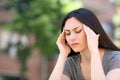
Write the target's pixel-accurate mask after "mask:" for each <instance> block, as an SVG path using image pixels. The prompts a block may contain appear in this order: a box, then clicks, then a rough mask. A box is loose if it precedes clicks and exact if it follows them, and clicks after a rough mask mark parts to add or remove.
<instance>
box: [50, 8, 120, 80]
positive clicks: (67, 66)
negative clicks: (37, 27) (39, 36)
mask: <svg viewBox="0 0 120 80" xmlns="http://www.w3.org/2000/svg"><path fill="white" fill-rule="evenodd" d="M61 30H62V33H61V34H60V36H59V38H58V40H57V46H58V48H59V51H60V54H59V57H58V61H57V63H56V66H55V68H54V70H53V72H52V74H51V76H50V78H49V80H120V76H119V75H120V49H119V48H117V47H116V46H115V45H114V44H113V43H112V41H111V40H110V39H109V37H108V36H107V35H106V33H105V31H104V30H103V28H102V26H101V24H100V22H99V21H98V19H97V18H96V16H95V15H94V14H93V13H92V12H91V11H89V10H88V9H85V8H80V9H77V10H74V11H72V12H70V13H69V14H68V15H67V16H66V17H65V18H64V20H63V23H62V29H61Z"/></svg>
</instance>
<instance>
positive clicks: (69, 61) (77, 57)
mask: <svg viewBox="0 0 120 80" xmlns="http://www.w3.org/2000/svg"><path fill="white" fill-rule="evenodd" d="M79 61H80V54H76V55H74V56H70V57H68V58H67V61H66V62H67V63H71V62H72V63H76V62H79Z"/></svg>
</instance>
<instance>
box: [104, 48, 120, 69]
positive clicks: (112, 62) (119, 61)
mask: <svg viewBox="0 0 120 80" xmlns="http://www.w3.org/2000/svg"><path fill="white" fill-rule="evenodd" d="M104 58H105V60H104V61H105V62H104V63H105V67H106V68H107V70H108V71H110V70H113V69H116V68H120V51H113V50H107V51H106V53H105V57H104Z"/></svg>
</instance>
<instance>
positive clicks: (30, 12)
mask: <svg viewBox="0 0 120 80" xmlns="http://www.w3.org/2000/svg"><path fill="white" fill-rule="evenodd" d="M61 6H62V5H61V3H60V2H59V0H7V7H6V8H7V9H10V10H12V11H14V14H13V21H12V22H11V23H6V24H4V26H3V27H4V28H7V29H10V30H14V31H18V32H20V33H27V34H34V35H35V37H36V39H37V42H36V44H35V47H39V48H40V49H41V50H42V52H43V55H45V56H52V55H53V54H54V53H56V52H57V47H56V44H55V42H56V37H57V34H58V29H59V27H60V22H61V18H62V13H61Z"/></svg>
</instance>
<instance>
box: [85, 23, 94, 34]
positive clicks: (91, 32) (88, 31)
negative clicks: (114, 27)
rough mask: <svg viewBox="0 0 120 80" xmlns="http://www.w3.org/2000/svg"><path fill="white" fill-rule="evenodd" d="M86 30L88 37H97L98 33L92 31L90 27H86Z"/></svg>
mask: <svg viewBox="0 0 120 80" xmlns="http://www.w3.org/2000/svg"><path fill="white" fill-rule="evenodd" d="M84 29H85V32H86V34H87V35H90V36H96V33H95V32H94V31H93V30H92V29H90V28H89V27H88V26H86V25H84Z"/></svg>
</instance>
